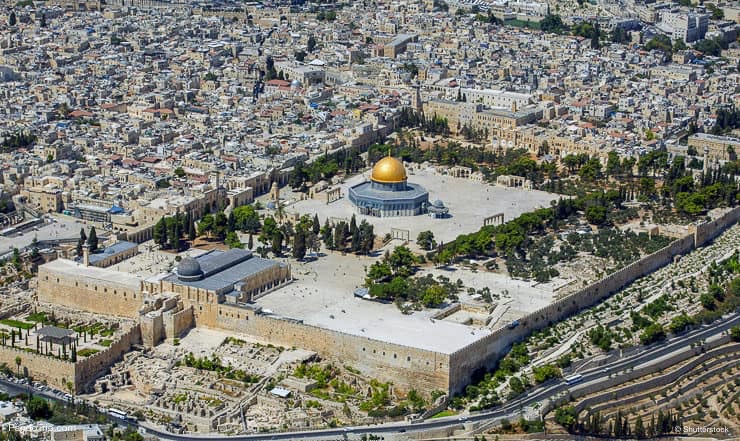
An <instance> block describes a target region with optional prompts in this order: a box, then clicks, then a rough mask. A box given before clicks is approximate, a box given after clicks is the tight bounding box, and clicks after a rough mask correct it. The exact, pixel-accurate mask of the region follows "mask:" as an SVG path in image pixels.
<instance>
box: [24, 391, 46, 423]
mask: <svg viewBox="0 0 740 441" xmlns="http://www.w3.org/2000/svg"><path fill="white" fill-rule="evenodd" d="M26 412H28V416H30V417H31V418H33V419H34V420H45V419H48V418H50V417H51V414H52V412H51V406H49V402H48V401H46V400H45V399H43V398H41V397H40V396H38V395H35V396H33V397H31V398H30V399H29V400H28V401H26Z"/></svg>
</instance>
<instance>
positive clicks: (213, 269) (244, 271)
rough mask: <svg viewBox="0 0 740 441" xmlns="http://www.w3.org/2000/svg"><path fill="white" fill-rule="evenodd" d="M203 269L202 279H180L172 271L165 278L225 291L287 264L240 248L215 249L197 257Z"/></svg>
mask: <svg viewBox="0 0 740 441" xmlns="http://www.w3.org/2000/svg"><path fill="white" fill-rule="evenodd" d="M195 260H196V261H197V262H198V263H199V264H200V268H201V270H202V271H203V275H204V276H203V278H202V279H201V280H193V281H185V280H180V279H179V278H178V277H177V275H176V274H174V273H172V274H170V275H169V276H167V277H166V278H165V279H164V280H166V281H168V282H172V283H174V284H177V285H187V286H192V287H194V288H201V289H206V290H209V291H223V290H225V289H229V290H230V288H231V287H232V286H233V285H234V284H236V283H238V282H240V281H242V280H244V279H245V278H247V277H249V276H251V275H253V274H256V273H258V272H260V271H263V270H265V269H267V268H270V267H273V266H284V265H285V264H283V263H280V262H275V261H273V260H269V259H263V258H261V257H257V256H255V255H253V254H252V252H251V251H246V250H241V249H238V248H235V249H231V250H228V251H221V250H213V251H211V252H208V253H205V254H202V255H200V256H198V257H196V258H195Z"/></svg>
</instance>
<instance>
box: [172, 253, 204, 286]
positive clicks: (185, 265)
mask: <svg viewBox="0 0 740 441" xmlns="http://www.w3.org/2000/svg"><path fill="white" fill-rule="evenodd" d="M175 273H176V274H177V278H178V279H180V280H182V281H184V282H189V281H194V280H200V279H202V278H203V270H202V269H201V268H200V263H198V261H197V260H195V259H193V258H192V257H186V258H184V259H182V260H181V261H180V264H179V265H177V269H176V270H175Z"/></svg>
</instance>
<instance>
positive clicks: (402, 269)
mask: <svg viewBox="0 0 740 441" xmlns="http://www.w3.org/2000/svg"><path fill="white" fill-rule="evenodd" d="M415 263H416V258H415V257H414V255H413V254H412V253H411V250H409V249H408V248H406V247H404V246H400V247H396V248H395V249H394V250H393V252H392V253H391V254H390V257H389V258H388V264H389V265H390V267H391V269H392V270H393V274H395V275H399V276H403V277H407V276H410V275H411V272H412V271H413V266H414V264H415Z"/></svg>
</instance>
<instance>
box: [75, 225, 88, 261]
mask: <svg viewBox="0 0 740 441" xmlns="http://www.w3.org/2000/svg"><path fill="white" fill-rule="evenodd" d="M86 241H87V234H85V228H84V227H82V228H80V238H79V239H78V240H77V255H78V256H81V255H82V246H83V245H84V244H85V242H86Z"/></svg>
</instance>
